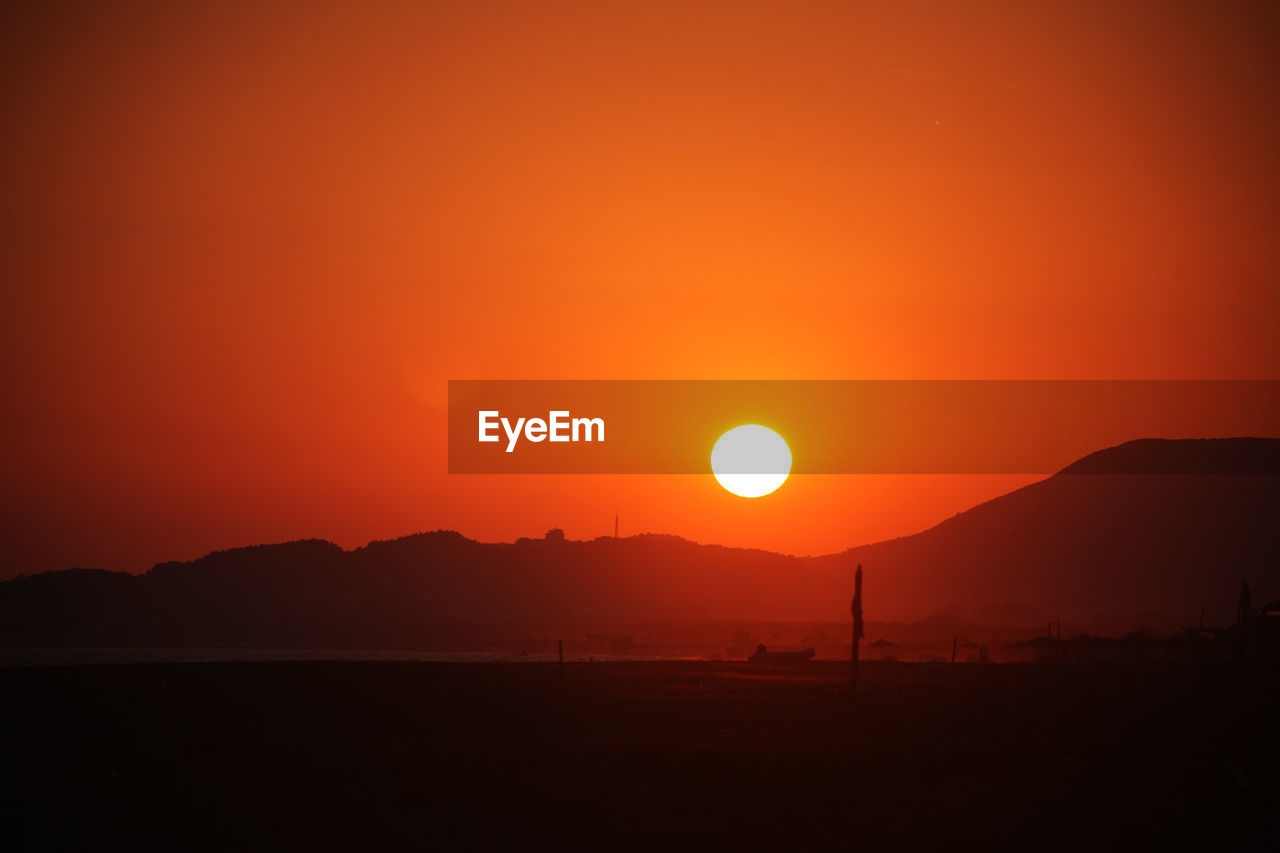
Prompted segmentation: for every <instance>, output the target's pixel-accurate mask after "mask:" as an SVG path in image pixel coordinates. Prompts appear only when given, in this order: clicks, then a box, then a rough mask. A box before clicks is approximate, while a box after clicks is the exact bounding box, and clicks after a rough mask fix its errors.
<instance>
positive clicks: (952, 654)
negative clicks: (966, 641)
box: [951, 637, 960, 663]
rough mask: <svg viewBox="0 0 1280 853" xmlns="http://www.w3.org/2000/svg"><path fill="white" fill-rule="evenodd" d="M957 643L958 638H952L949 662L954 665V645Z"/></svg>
mask: <svg viewBox="0 0 1280 853" xmlns="http://www.w3.org/2000/svg"><path fill="white" fill-rule="evenodd" d="M958 642H960V638H959V637H952V638H951V662H952V663H955V662H956V643H958Z"/></svg>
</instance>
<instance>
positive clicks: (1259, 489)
mask: <svg viewBox="0 0 1280 853" xmlns="http://www.w3.org/2000/svg"><path fill="white" fill-rule="evenodd" d="M1278 458H1280V440H1274V439H1221V440H1213V441H1150V440H1143V441H1135V442H1129V443H1128V444H1124V445H1121V446H1119V447H1115V448H1110V449H1108V450H1104V451H1100V452H1098V453H1095V454H1092V455H1090V456H1087V457H1085V458H1084V459H1082V460H1080V461H1079V462H1076V463H1074V464H1073V465H1071V466H1068V467H1067V468H1066V469H1064V470H1063V471H1062V472H1060V473H1058V474H1056V475H1054V476H1053V477H1050V478H1049V479H1047V480H1044V481H1042V482H1039V483H1036V484H1033V485H1031V486H1027V487H1025V488H1022V489H1019V490H1017V491H1015V492H1012V493H1010V494H1008V495H1004V496H1002V497H1000V498H997V499H995V500H992V501H988V502H987V503H984V504H981V505H979V506H977V507H974V508H973V509H971V510H969V511H967V512H964V513H960V514H958V515H956V516H955V517H954V518H951V519H949V520H947V521H945V522H943V523H941V524H939V525H937V526H936V527H934V528H932V529H930V530H927V531H925V532H923V533H919V534H916V535H914V536H908V537H904V538H901V539H895V540H891V541H887V542H880V543H876V544H873V545H865V546H861V547H858V548H853V549H850V550H849V551H846V552H844V553H841V554H833V555H828V556H825V557H815V558H798V557H791V556H786V555H781V554H773V553H769V552H765V551H758V550H746V549H737V548H725V547H721V546H716V545H698V544H696V543H693V542H689V541H687V540H684V539H680V538H678V537H674V536H662V535H652V534H648V535H642V536H633V537H629V538H624V539H613V538H610V537H602V538H599V539H594V540H590V541H581V542H579V541H565V540H562V539H558V538H555V537H548V538H546V539H537V540H533V539H521V540H518V541H517V542H515V543H480V542H475V541H473V540H470V539H467V538H465V537H463V536H462V535H460V534H458V533H455V532H453V531H436V532H432V533H421V534H416V535H413V536H406V537H403V538H401V539H396V540H392V541H385V542H372V543H370V544H369V545H367V546H365V547H363V548H357V549H355V550H353V551H344V550H343V549H341V548H339V547H338V546H337V545H334V544H331V543H328V542H323V541H318V540H308V541H301V542H290V543H285V544H280V545H260V546H255V547H250V548H239V549H234V550H229V551H219V552H215V553H212V554H209V555H207V556H205V557H201V558H200V559H198V560H193V561H191V562H187V563H161V564H159V565H157V566H155V567H154V568H153V569H152V570H151V571H149V572H147V573H146V574H145V575H138V576H135V575H129V574H127V573H123V572H104V571H96V570H88V569H72V570H69V571H63V572H50V573H45V574H39V575H33V576H30V577H21V578H17V579H14V580H11V581H8V582H5V583H2V584H0V643H3V644H5V645H51V646H75V645H83V646H98V645H123V646H213V645H218V646H226V645H242V646H256V647H272V646H277V647H350V648H415V647H431V646H439V645H444V644H451V643H484V642H501V641H518V640H519V639H520V638H522V637H528V636H534V635H542V634H560V635H569V636H572V635H575V634H577V635H581V634H583V633H587V632H626V631H633V630H637V629H638V628H639V627H640V626H646V625H655V624H680V623H695V622H699V623H706V622H733V621H738V622H744V621H746V622H785V621H796V622H800V621H824V622H838V621H841V620H845V619H847V618H848V599H849V591H850V576H851V570H852V568H853V566H854V564H856V563H863V564H865V566H866V581H865V587H866V589H865V591H866V596H867V612H868V617H869V618H871V619H875V620H891V619H897V620H908V621H909V620H916V619H920V618H923V617H926V616H928V615H930V614H932V613H938V612H945V613H950V614H953V615H955V616H957V617H964V618H967V619H970V620H972V621H980V622H988V623H996V624H1005V625H1021V626H1035V625H1039V624H1043V622H1044V620H1047V619H1051V618H1055V617H1057V616H1061V618H1062V620H1063V622H1064V623H1065V624H1066V625H1067V626H1068V630H1069V631H1073V630H1085V629H1088V630H1093V631H1124V630H1128V629H1130V628H1133V627H1135V626H1136V625H1137V624H1138V623H1140V622H1146V623H1147V624H1149V625H1151V626H1152V627H1157V628H1167V627H1175V626H1176V625H1178V624H1190V623H1192V622H1194V621H1195V620H1196V619H1198V617H1199V613H1200V610H1201V608H1206V609H1207V610H1208V611H1209V616H1208V621H1209V623H1210V624H1213V623H1214V622H1215V621H1216V622H1218V623H1225V622H1229V621H1230V619H1231V615H1232V614H1233V613H1234V606H1235V595H1236V591H1237V589H1238V585H1239V581H1240V578H1241V577H1248V578H1249V580H1250V583H1251V584H1252V585H1253V587H1254V589H1255V590H1256V591H1257V593H1258V595H1259V596H1261V597H1264V598H1274V597H1276V596H1277V594H1280V529H1278V526H1277V525H1276V523H1275V515H1276V508H1277V506H1280V502H1278V501H1277V498H1280V477H1277V476H1275V475H1276V473H1277V472H1278V471H1280V466H1278V465H1277V459H1278ZM1148 471H1153V472H1159V473H1144V472H1148ZM1222 471H1229V472H1231V473H1225V474H1224V473H1216V472H1222ZM1168 472H1177V473H1168ZM1245 472H1254V473H1245Z"/></svg>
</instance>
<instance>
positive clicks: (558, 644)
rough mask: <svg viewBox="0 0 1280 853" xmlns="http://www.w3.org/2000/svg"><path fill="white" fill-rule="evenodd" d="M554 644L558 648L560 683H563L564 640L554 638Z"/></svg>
mask: <svg viewBox="0 0 1280 853" xmlns="http://www.w3.org/2000/svg"><path fill="white" fill-rule="evenodd" d="M556 645H557V646H558V647H559V648H560V683H561V684H564V640H556Z"/></svg>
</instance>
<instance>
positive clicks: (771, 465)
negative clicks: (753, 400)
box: [711, 424, 791, 498]
mask: <svg viewBox="0 0 1280 853" xmlns="http://www.w3.org/2000/svg"><path fill="white" fill-rule="evenodd" d="M711 473H712V474H715V476H716V480H717V481H719V483H720V485H722V486H724V487H725V488H726V489H728V490H729V491H731V492H733V493H734V494H735V495H741V496H742V497H744V498H758V497H762V496H763V495H767V494H769V493H770V492H772V491H773V490H774V489H776V488H778V486H781V485H782V484H783V483H784V482H786V479H787V475H788V474H790V473H791V448H789V447H787V443H786V442H785V441H784V440H783V439H782V436H780V435H778V434H777V433H776V432H774V431H773V430H771V429H769V428H768V427H765V426H760V424H743V425H742V426H738V427H734V428H733V429H731V430H729V431H728V432H726V433H725V434H724V435H722V436H720V438H719V439H718V440H717V441H716V445H715V447H713V448H711Z"/></svg>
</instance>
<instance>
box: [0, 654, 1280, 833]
mask: <svg viewBox="0 0 1280 853" xmlns="http://www.w3.org/2000/svg"><path fill="white" fill-rule="evenodd" d="M863 677H864V687H865V692H864V694H863V695H862V696H860V697H859V699H858V702H857V706H856V708H854V709H851V708H850V703H849V697H848V693H847V689H846V678H847V664H837V663H821V662H820V663H810V664H807V665H805V666H802V667H798V668H796V669H794V670H792V671H786V670H783V671H773V672H762V671H760V670H753V669H750V668H748V667H747V666H746V665H745V664H735V663H692V662H689V663H685V662H656V663H649V662H643V663H642V662H628V663H583V664H569V665H567V666H566V669H565V675H564V681H563V684H562V683H561V681H560V679H559V677H558V673H557V668H556V665H555V664H536V663H530V664H441V663H380V662H379V663H371V662H358V663H336V662H335V663H226V664H214V663H205V664H172V665H169V664H150V665H120V666H100V667H51V668H30V669H8V670H0V695H2V696H3V703H2V706H0V715H2V717H0V722H2V727H0V731H2V732H3V735H0V749H2V752H3V756H4V760H3V768H4V769H3V773H4V775H5V777H6V779H5V784H6V787H7V788H8V789H9V791H10V793H9V794H8V795H7V797H6V798H5V799H4V801H3V806H2V808H3V813H2V814H0V820H2V821H3V823H2V825H0V833H3V835H2V837H0V847H3V848H4V849H9V850H17V849H51V848H55V849H102V848H105V847H106V846H107V845H108V844H110V845H111V846H118V845H119V843H121V842H124V843H126V844H131V845H132V846H133V848H134V849H144V848H163V849H172V850H177V849H192V848H203V849H245V848H256V849H286V848H301V847H304V846H305V847H312V848H332V847H345V848H362V849H393V848H401V847H414V848H422V847H441V848H444V849H451V848H485V847H495V846H504V847H510V848H514V847H516V846H519V847H532V848H541V847H565V846H573V847H593V848H598V849H618V848H650V849H652V848H657V849H670V848H675V849H683V848H700V849H728V848H732V847H738V848H771V849H776V850H796V849H824V848H835V847H841V848H846V849H847V848H848V847H849V846H851V845H854V844H876V845H892V848H891V849H895V850H908V849H919V848H926V847H934V848H936V847H939V846H947V847H953V846H955V845H958V844H964V845H966V846H968V845H976V844H980V845H982V846H984V847H987V848H1034V849H1038V850H1044V849H1069V848H1080V849H1124V848H1135V849H1155V848H1157V847H1159V846H1167V847H1170V848H1172V847H1174V846H1176V847H1180V848H1182V847H1187V846H1189V845H1192V844H1200V845H1204V849H1211V850H1233V849H1275V848H1276V847H1277V846H1280V821H1277V819H1276V811H1275V809H1276V804H1277V803H1280V727H1278V725H1277V722H1278V720H1277V710H1280V703H1277V699H1278V698H1280V689H1277V683H1276V681H1277V680H1276V678H1275V676H1274V675H1272V676H1269V677H1265V678H1264V677H1259V676H1257V675H1256V674H1248V673H1243V672H1239V671H1234V670H1230V669H1197V668H1191V667H1181V668H1165V669H1131V668H1090V669H1083V668H1057V667H1032V666H980V665H958V666H945V665H943V666H911V665H896V664H864V665H863ZM15 842H16V843H15Z"/></svg>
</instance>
